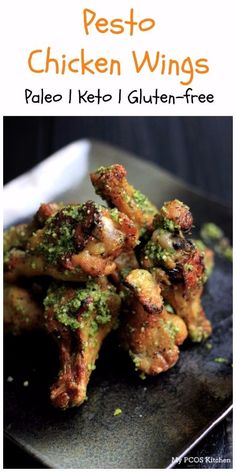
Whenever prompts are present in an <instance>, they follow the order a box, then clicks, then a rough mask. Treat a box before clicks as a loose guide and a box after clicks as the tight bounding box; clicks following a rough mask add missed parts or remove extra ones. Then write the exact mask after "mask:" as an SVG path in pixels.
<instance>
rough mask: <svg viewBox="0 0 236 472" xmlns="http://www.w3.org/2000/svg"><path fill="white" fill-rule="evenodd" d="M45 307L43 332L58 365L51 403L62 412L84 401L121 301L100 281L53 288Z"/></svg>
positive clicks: (99, 279)
mask: <svg viewBox="0 0 236 472" xmlns="http://www.w3.org/2000/svg"><path fill="white" fill-rule="evenodd" d="M44 305H45V323H46V328H47V330H48V331H49V332H50V333H52V334H53V336H54V337H55V339H56V340H57V342H58V345H59V350H60V361H61V371H60V373H59V375H58V379H57V381H56V382H55V384H54V385H53V386H52V388H51V401H52V403H53V405H54V406H56V407H59V408H63V409H65V408H68V407H72V406H79V405H80V404H81V403H83V402H84V400H85V399H86V391H87V384H88V382H89V378H90V375H91V372H92V371H93V369H94V368H95V361H96V359H97V357H98V353H99V350H100V347H101V344H102V342H103V340H104V338H105V337H106V336H107V334H108V333H109V332H110V331H111V330H112V329H113V328H114V327H115V326H116V324H117V319H118V314H119V310H120V297H119V296H118V295H117V294H116V293H115V289H114V287H113V286H112V285H111V284H109V283H108V281H107V279H106V277H100V278H98V279H96V280H92V279H91V280H90V281H88V282H87V284H86V285H85V286H84V287H80V288H78V287H72V286H71V285H70V286H66V285H56V284H54V285H53V286H52V287H51V288H50V289H49V291H48V295H47V297H46V299H45V301H44Z"/></svg>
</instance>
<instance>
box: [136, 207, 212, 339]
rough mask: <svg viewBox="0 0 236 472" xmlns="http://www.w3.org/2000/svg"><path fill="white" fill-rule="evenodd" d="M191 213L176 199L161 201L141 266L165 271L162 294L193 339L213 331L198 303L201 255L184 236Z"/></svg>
mask: <svg viewBox="0 0 236 472" xmlns="http://www.w3.org/2000/svg"><path fill="white" fill-rule="evenodd" d="M192 221H193V220H192V215H191V213H190V211H189V208H188V207H187V206H186V205H184V204H183V203H182V202H179V200H172V201H170V202H167V203H165V204H164V206H163V207H162V208H161V210H160V213H159V215H157V216H156V218H155V220H154V222H153V226H154V228H155V230H154V232H153V234H152V236H151V239H150V240H149V241H148V243H147V244H146V246H145V247H144V249H143V252H142V256H141V265H142V266H143V268H145V269H148V270H151V271H152V270H153V269H155V268H157V267H159V268H161V269H163V270H164V272H165V273H166V275H167V277H168V281H169V283H167V284H163V297H164V298H165V299H166V300H167V301H168V302H169V303H170V304H171V305H172V306H173V308H174V310H175V312H176V313H177V314H178V315H179V316H181V317H182V318H183V319H184V320H185V322H186V325H187V327H188V331H189V335H190V337H191V339H192V340H193V341H196V342H199V341H201V340H203V339H206V338H207V337H208V336H209V335H210V334H211V331H212V328H211V324H210V321H209V320H207V318H206V315H205V313H204V310H203V308H202V305H201V295H202V291H203V285H204V282H205V276H206V269H205V265H204V256H203V253H202V251H200V250H199V249H198V248H197V247H196V245H194V243H193V242H192V241H191V240H190V239H187V238H186V237H185V234H184V233H187V232H189V231H190V229H191V226H192Z"/></svg>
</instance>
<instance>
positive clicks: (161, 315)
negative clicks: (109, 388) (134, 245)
mask: <svg viewBox="0 0 236 472" xmlns="http://www.w3.org/2000/svg"><path fill="white" fill-rule="evenodd" d="M126 283H127V285H128V287H129V289H130V291H131V292H130V295H128V297H127V299H126V303H125V308H124V313H123V317H122V322H121V326H120V328H119V331H120V338H121V343H122V345H123V347H124V348H125V349H126V350H127V351H128V352H129V354H130V356H131V358H132V359H133V362H134V364H135V367H136V369H137V370H139V371H140V372H142V373H144V374H149V375H155V374H159V373H160V372H163V371H166V370H168V369H170V368H171V367H172V366H173V365H174V364H175V363H176V362H177V360H178V358H179V348H178V346H179V345H180V344H182V343H183V341H184V340H185V338H186V337H187V329H186V326H185V323H184V321H183V320H182V319H181V318H180V317H179V316H177V315H173V314H170V313H168V312H167V311H166V309H165V307H164V305H163V298H162V296H161V290H160V286H159V284H157V282H156V281H155V279H154V277H152V275H151V274H150V273H149V272H148V271H146V270H141V269H136V270H133V271H131V272H130V273H129V275H128V276H127V277H126Z"/></svg>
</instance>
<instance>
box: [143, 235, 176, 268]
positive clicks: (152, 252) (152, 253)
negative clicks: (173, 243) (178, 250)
mask: <svg viewBox="0 0 236 472" xmlns="http://www.w3.org/2000/svg"><path fill="white" fill-rule="evenodd" d="M174 253H175V251H174V249H172V248H167V249H163V248H162V247H161V246H159V245H157V244H155V243H154V242H153V241H149V242H148V243H147V244H146V246H145V249H144V254H145V257H146V258H148V259H150V260H151V261H152V262H153V264H154V265H156V264H158V263H162V264H163V263H164V264H165V262H166V261H167V260H168V259H170V258H172V256H173V255H174Z"/></svg>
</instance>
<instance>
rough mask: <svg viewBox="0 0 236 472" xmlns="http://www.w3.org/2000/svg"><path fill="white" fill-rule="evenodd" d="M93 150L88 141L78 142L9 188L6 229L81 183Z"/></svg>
mask: <svg viewBox="0 0 236 472" xmlns="http://www.w3.org/2000/svg"><path fill="white" fill-rule="evenodd" d="M89 150H90V143H89V142H88V141H86V140H82V141H76V142H74V143H72V144H69V145H68V146H66V147H64V148H63V149H61V150H59V151H57V152H56V153H54V154H52V156H50V157H48V158H47V159H46V160H44V161H43V162H42V163H40V164H38V165H37V166H35V167H34V168H33V169H31V170H30V171H29V172H26V173H25V174H22V175H21V176H19V177H17V178H16V179H14V180H12V181H11V182H9V183H8V184H7V185H5V187H4V190H3V199H4V205H3V208H4V226H8V225H11V224H13V223H15V222H16V221H17V220H20V219H24V218H27V217H28V216H30V215H32V213H35V211H36V209H37V208H38V207H39V205H40V203H44V202H49V201H50V200H51V199H52V198H55V195H57V193H58V194H59V193H62V192H64V191H66V190H68V189H69V188H70V187H71V186H73V184H75V183H79V182H80V181H81V180H82V179H83V178H84V176H85V175H86V173H87V172H88V157H89ZM57 189H60V190H58V191H57Z"/></svg>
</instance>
